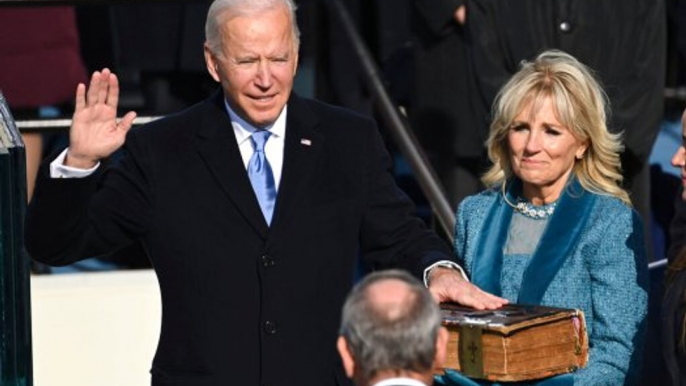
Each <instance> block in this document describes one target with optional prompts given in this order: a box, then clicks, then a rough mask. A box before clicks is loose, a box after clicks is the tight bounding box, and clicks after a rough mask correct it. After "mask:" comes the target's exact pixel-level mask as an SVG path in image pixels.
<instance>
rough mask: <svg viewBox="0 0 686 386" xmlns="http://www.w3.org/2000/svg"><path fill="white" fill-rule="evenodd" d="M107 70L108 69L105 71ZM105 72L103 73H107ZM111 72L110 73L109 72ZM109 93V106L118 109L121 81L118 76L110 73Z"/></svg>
mask: <svg viewBox="0 0 686 386" xmlns="http://www.w3.org/2000/svg"><path fill="white" fill-rule="evenodd" d="M105 70H107V69H105ZM105 70H103V72H104V71H105ZM108 72H109V71H108ZM108 85H109V87H108V92H107V101H106V103H107V105H108V106H110V107H112V108H114V109H116V108H117V103H119V79H117V75H115V74H113V73H110V75H109V81H108Z"/></svg>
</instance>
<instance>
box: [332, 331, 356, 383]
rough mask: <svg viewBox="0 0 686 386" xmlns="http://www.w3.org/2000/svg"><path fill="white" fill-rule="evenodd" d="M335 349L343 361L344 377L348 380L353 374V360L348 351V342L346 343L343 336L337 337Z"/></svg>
mask: <svg viewBox="0 0 686 386" xmlns="http://www.w3.org/2000/svg"><path fill="white" fill-rule="evenodd" d="M336 348H337V349H338V354H339V355H340V356H341V360H342V361H343V368H344V369H345V375H347V376H348V378H352V377H353V375H354V374H355V358H353V356H352V354H351V353H350V350H349V349H348V342H346V340H345V338H344V337H343V336H339V337H338V341H337V342H336Z"/></svg>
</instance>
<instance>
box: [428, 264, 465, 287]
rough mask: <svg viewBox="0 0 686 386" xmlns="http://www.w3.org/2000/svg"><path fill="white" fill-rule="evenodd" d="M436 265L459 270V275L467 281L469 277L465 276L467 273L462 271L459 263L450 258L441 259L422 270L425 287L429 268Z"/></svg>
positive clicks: (429, 271) (429, 273)
mask: <svg viewBox="0 0 686 386" xmlns="http://www.w3.org/2000/svg"><path fill="white" fill-rule="evenodd" d="M436 267H443V268H450V269H456V270H458V271H460V275H462V278H463V279H465V280H467V281H469V279H468V278H467V274H465V273H464V269H462V267H460V265H459V264H457V263H456V262H454V261H450V260H441V261H437V262H435V263H433V264H431V265H430V266H428V267H427V268H426V269H425V270H424V286H425V287H427V288H429V276H430V275H431V270H432V269H434V268H436Z"/></svg>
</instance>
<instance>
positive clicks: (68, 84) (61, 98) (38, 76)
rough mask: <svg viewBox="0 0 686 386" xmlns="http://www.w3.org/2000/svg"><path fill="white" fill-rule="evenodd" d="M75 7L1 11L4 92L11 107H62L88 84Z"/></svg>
mask: <svg viewBox="0 0 686 386" xmlns="http://www.w3.org/2000/svg"><path fill="white" fill-rule="evenodd" d="M79 49H80V47H79V36H78V31H77V26H76V15H75V12H74V9H73V7H35V8H12V7H3V8H2V9H0V91H1V92H2V93H3V94H4V95H5V98H6V99H7V102H8V104H9V105H10V108H32V107H38V106H44V105H53V104H61V103H64V102H69V101H71V100H73V98H74V92H75V90H76V85H77V84H78V83H79V82H85V81H86V80H87V73H86V69H85V67H84V65H83V61H82V60H81V54H80V51H79Z"/></svg>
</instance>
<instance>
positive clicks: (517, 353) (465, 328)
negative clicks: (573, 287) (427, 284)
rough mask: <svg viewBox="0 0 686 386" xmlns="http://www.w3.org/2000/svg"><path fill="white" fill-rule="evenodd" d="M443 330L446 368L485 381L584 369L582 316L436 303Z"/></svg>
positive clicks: (536, 308) (577, 312) (537, 308)
mask: <svg viewBox="0 0 686 386" xmlns="http://www.w3.org/2000/svg"><path fill="white" fill-rule="evenodd" d="M441 313H442V319H443V325H444V326H445V327H446V328H447V329H448V331H449V333H450V338H449V339H448V353H447V358H446V363H445V365H444V367H445V368H450V369H454V370H457V371H460V372H462V373H463V374H465V375H466V376H468V377H471V378H477V379H486V380H490V381H525V380H533V379H541V378H546V377H550V376H553V375H557V374H564V373H569V372H572V371H576V370H577V369H579V368H582V367H584V366H586V362H587V361H588V337H587V334H586V324H585V320H584V315H583V312H581V311H580V310H575V309H566V308H554V307H543V306H528V305H516V304H510V305H506V306H504V307H502V308H499V309H497V310H483V311H479V310H474V309H472V308H468V307H462V306H459V305H456V304H451V303H444V304H441Z"/></svg>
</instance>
